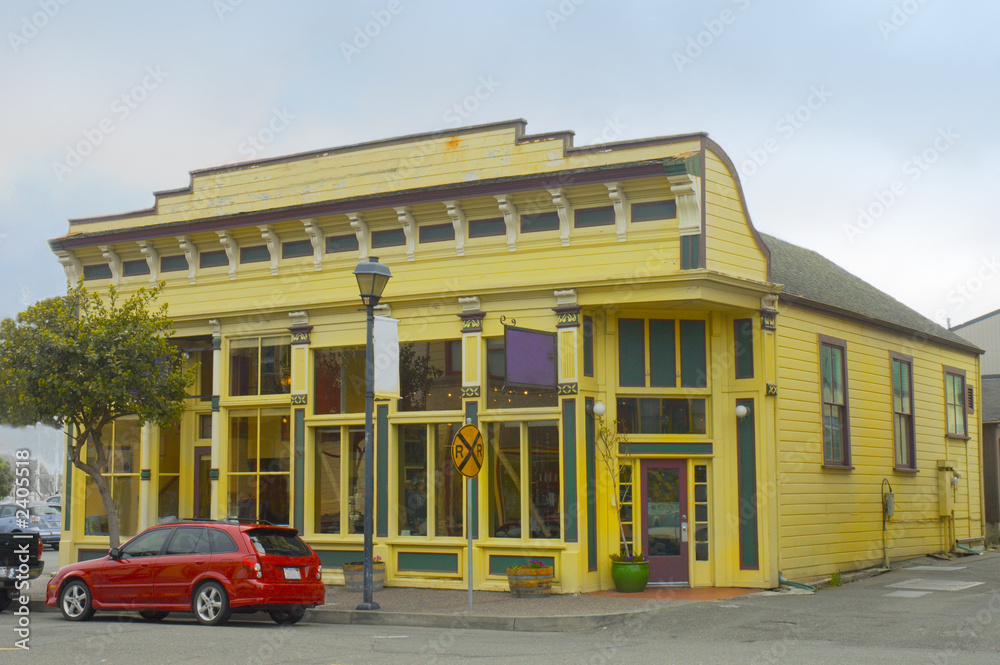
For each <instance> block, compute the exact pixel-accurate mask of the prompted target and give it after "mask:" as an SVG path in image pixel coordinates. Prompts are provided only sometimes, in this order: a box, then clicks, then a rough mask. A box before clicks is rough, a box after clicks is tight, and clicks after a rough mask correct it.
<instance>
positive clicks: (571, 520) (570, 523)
mask: <svg viewBox="0 0 1000 665" xmlns="http://www.w3.org/2000/svg"><path fill="white" fill-rule="evenodd" d="M562 407H563V409H562V415H563V478H564V479H565V483H564V487H563V505H564V506H565V508H564V514H565V515H566V538H565V540H566V542H567V543H575V542H578V541H579V536H578V534H577V513H578V511H579V508H578V506H579V504H578V503H577V496H576V495H577V492H576V400H575V399H564V400H563V404H562Z"/></svg>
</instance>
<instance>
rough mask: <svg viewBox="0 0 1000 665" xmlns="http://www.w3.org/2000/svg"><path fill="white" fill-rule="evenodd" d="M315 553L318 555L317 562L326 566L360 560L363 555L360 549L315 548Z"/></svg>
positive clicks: (335, 565) (337, 566) (331, 566)
mask: <svg viewBox="0 0 1000 665" xmlns="http://www.w3.org/2000/svg"><path fill="white" fill-rule="evenodd" d="M314 549H315V548H314ZM316 554H317V555H319V562H320V563H321V564H323V566H324V567H326V568H340V567H341V566H343V565H344V564H345V563H350V562H352V561H360V560H361V559H363V558H364V556H365V553H364V551H361V550H359V551H354V550H316Z"/></svg>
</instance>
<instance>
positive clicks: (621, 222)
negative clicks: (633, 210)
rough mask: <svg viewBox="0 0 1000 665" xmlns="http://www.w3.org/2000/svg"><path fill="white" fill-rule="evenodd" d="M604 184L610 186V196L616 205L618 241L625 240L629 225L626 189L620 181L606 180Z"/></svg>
mask: <svg viewBox="0 0 1000 665" xmlns="http://www.w3.org/2000/svg"><path fill="white" fill-rule="evenodd" d="M604 186H605V187H607V188H608V197H609V198H610V199H611V202H612V203H613V204H614V206H615V233H616V234H617V235H618V242H625V230H626V228H627V227H628V211H629V207H628V197H627V196H625V189H624V187H622V184H621V183H620V182H606V183H604Z"/></svg>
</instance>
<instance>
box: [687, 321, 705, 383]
mask: <svg viewBox="0 0 1000 665" xmlns="http://www.w3.org/2000/svg"><path fill="white" fill-rule="evenodd" d="M680 335H681V386H682V387H684V388H704V387H705V386H707V385H708V375H707V374H706V373H705V362H706V361H705V352H706V349H705V322H704V321H700V320H682V321H681V322H680Z"/></svg>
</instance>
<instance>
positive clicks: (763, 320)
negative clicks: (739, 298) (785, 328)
mask: <svg viewBox="0 0 1000 665" xmlns="http://www.w3.org/2000/svg"><path fill="white" fill-rule="evenodd" d="M760 329H761V330H777V329H778V310H776V309H762V310H760Z"/></svg>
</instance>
